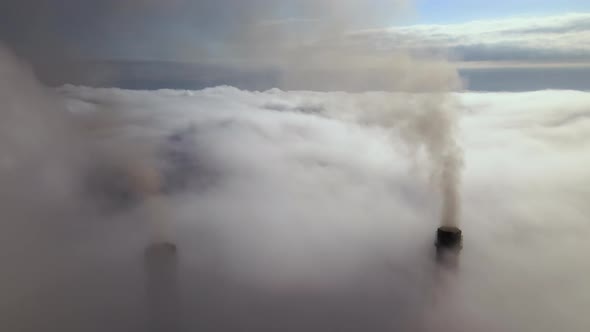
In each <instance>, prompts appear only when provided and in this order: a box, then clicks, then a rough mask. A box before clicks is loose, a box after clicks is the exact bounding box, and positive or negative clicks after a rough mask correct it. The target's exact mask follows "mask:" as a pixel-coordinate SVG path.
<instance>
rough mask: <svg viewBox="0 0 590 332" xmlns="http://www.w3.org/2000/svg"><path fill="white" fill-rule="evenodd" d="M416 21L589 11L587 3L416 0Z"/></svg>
mask: <svg viewBox="0 0 590 332" xmlns="http://www.w3.org/2000/svg"><path fill="white" fill-rule="evenodd" d="M414 3H415V12H416V18H415V22H413V23H419V24H445V23H462V22H466V21H474V20H482V19H498V18H505V17H510V16H547V15H557V14H565V13H572V12H588V11H590V3H588V1H584V0H564V1H552V0H520V1H507V0H500V1H485V0H474V1H469V0H444V1H436V0H417V1H415V2H414Z"/></svg>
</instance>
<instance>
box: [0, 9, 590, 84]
mask: <svg viewBox="0 0 590 332" xmlns="http://www.w3.org/2000/svg"><path fill="white" fill-rule="evenodd" d="M589 12H590V4H588V3H587V1H573V0H569V1H547V0H542V1H532V0H524V1H516V2H514V1H511V2H509V1H434V0H432V1H425V0H416V1H410V0H392V1H386V0H371V1H357V0H345V1H333V0H322V1H311V0H283V1H270V0H250V1H237V0H222V1H209V0H174V1H166V2H160V1H156V0H123V1H115V0H105V1H93V0H81V1H74V0H64V1H57V0H44V1H41V2H39V1H34V0H20V1H17V0H5V1H2V3H1V4H0V41H2V42H4V44H6V45H8V47H9V48H11V49H12V50H14V51H15V52H16V53H17V54H18V55H19V56H21V57H22V58H24V59H25V60H26V61H28V62H30V63H32V64H33V66H34V68H35V70H36V72H37V74H38V76H40V77H41V78H42V80H43V81H44V82H46V83H47V84H50V85H61V84H63V83H73V84H83V85H92V86H109V85H113V86H118V87H126V88H134V89H154V88H186V89H198V88H204V87H208V86H214V85H220V84H227V85H233V86H237V87H240V88H247V89H268V88H272V87H280V88H285V89H306V88H309V89H311V88H313V89H320V90H355V91H359V90H387V89H389V88H390V86H388V84H389V85H390V82H388V83H387V84H383V83H381V82H382V81H383V80H384V78H383V77H378V76H375V74H366V75H365V76H366V78H364V79H363V80H362V81H363V82H362V84H357V85H356V86H354V85H351V84H348V83H347V84H339V82H342V81H345V82H349V81H350V80H351V79H352V77H355V76H358V75H359V73H369V72H370V71H375V72H379V71H381V72H386V71H388V70H389V69H387V68H386V65H384V63H387V62H391V61H396V60H391V59H395V58H396V56H397V55H399V54H400V53H404V54H409V55H410V56H412V57H414V56H415V55H416V54H419V55H421V56H424V55H427V56H428V57H430V58H431V59H436V60H444V61H447V60H449V61H450V62H452V63H453V64H455V65H456V66H457V68H458V69H459V71H460V75H461V77H462V78H463V79H464V81H465V82H466V83H465V86H464V88H466V89H469V90H483V91H485V90H490V89H492V90H498V89H501V86H502V85H503V83H504V82H506V84H512V85H514V84H516V83H512V82H513V81H514V78H515V77H516V78H519V79H518V80H517V81H518V83H517V84H516V85H517V86H510V87H507V88H506V89H509V90H518V91H526V90H535V89H539V88H557V89H570V88H574V89H581V90H584V89H589V88H590V79H589V78H587V77H588V76H589V75H585V74H584V75H578V76H576V77H575V78H574V79H573V80H571V81H567V82H564V79H563V77H566V76H568V75H569V73H570V72H571V71H572V69H571V67H572V66H573V67H575V68H576V69H578V70H579V72H584V73H588V72H589V71H590V69H589V68H590V65H589V64H590V46H588V45H590V13H589ZM334 59H336V60H337V61H334ZM315 67H320V69H321V70H318V68H315ZM351 67H355V68H354V70H352V69H347V68H351ZM548 67H550V68H551V69H550V70H546V69H547V68H548ZM293 68H296V69H293ZM295 70H297V71H300V72H307V71H317V72H319V71H323V73H322V75H321V76H322V77H326V78H328V77H329V78H330V79H329V80H328V79H326V80H325V81H330V82H329V83H326V84H317V85H316V86H314V87H305V86H304V85H303V84H300V83H298V82H297V79H294V78H293V77H294V76H296V75H295V73H293V71H295ZM490 71H493V73H492V76H489V78H490V79H493V80H494V82H490V80H488V75H487V74H488V73H490ZM306 75H307V74H304V75H301V76H306ZM493 75H495V76H493ZM498 76H500V77H499V78H498ZM539 76H541V77H543V81H545V82H547V83H546V85H545V86H541V87H539V85H538V82H539V80H538V77H539ZM305 82H309V80H305ZM498 86H499V87H500V88H498Z"/></svg>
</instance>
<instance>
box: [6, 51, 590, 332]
mask: <svg viewBox="0 0 590 332" xmlns="http://www.w3.org/2000/svg"><path fill="white" fill-rule="evenodd" d="M0 60H1V61H0V73H1V75H2V82H3V83H2V86H1V87H0V93H1V97H2V100H3V106H2V108H1V109H0V110H1V112H2V113H1V116H2V121H1V122H0V128H1V131H0V133H1V134H0V135H1V136H2V139H1V143H0V149H1V153H2V155H1V156H0V181H1V183H2V186H1V188H0V196H1V197H2V199H1V200H0V211H2V212H1V220H2V232H0V234H1V235H0V243H1V247H0V249H1V250H0V252H1V253H2V270H3V273H2V276H1V277H0V291H1V293H2V299H1V300H0V309H1V311H2V320H1V322H0V324H2V329H4V330H7V331H9V330H11V331H16V330H20V331H38V330H60V331H104V330H110V331H145V330H149V328H150V327H152V328H153V326H154V323H153V321H154V320H155V321H158V320H159V319H161V320H165V319H168V320H171V321H173V322H174V324H175V325H174V326H175V328H174V329H176V330H186V331H194V330H199V329H203V330H207V331H228V330H248V331H253V330H257V331H276V330H293V331H299V330H307V331H325V330H334V329H336V330H341V331H361V330H370V331H387V330H395V331H474V330H478V331H535V332H537V331H555V330H557V329H563V330H567V331H585V330H586V328H587V326H588V325H589V324H590V321H589V319H588V318H587V316H586V315H584V311H585V308H586V307H587V306H588V305H589V304H590V288H589V287H588V286H587V282H586V276H587V275H588V273H589V272H590V271H589V269H588V267H587V266H588V265H587V264H585V258H584V256H583V253H585V252H586V251H587V250H588V249H590V248H588V244H587V243H588V241H587V236H589V235H590V228H589V227H588V224H587V222H588V216H589V215H590V208H589V207H588V204H587V203H586V202H587V201H588V199H589V198H590V191H589V190H588V189H587V188H586V187H587V186H586V185H585V184H586V183H587V182H588V181H589V180H590V170H589V169H588V167H587V165H589V164H590V160H589V159H590V153H588V152H590V151H589V150H590V118H589V112H588V107H587V105H588V104H589V102H590V93H586V92H579V91H537V92H526V93H473V92H464V93H453V94H450V95H445V96H444V98H442V99H441V97H440V94H436V93H427V94H426V95H424V94H420V93H413V92H398V93H385V92H367V93H354V94H353V93H345V92H333V93H320V92H305V91H290V92H286V91H281V90H277V89H273V90H268V91H264V92H251V91H244V90H238V89H235V88H232V87H216V88H210V89H205V90H200V91H181V90H159V91H127V90H120V89H95V88H86V87H76V86H71V85H66V86H64V87H61V88H59V89H49V88H46V87H43V86H42V85H40V84H39V83H38V82H37V81H36V79H35V78H34V76H33V75H32V73H31V71H30V70H29V69H28V67H27V65H26V64H24V63H21V62H19V61H18V60H16V59H15V58H14V57H13V56H11V55H10V53H8V52H3V53H2V58H1V59H0ZM433 101H441V103H440V105H437V107H436V108H431V107H429V106H430V103H431V102H433ZM448 110H452V111H453V112H451V113H446V112H447V111H448ZM457 110H459V111H460V113H459V114H457V113H455V111H457ZM441 112H442V113H441ZM437 114H457V116H458V119H457V120H458V121H459V122H453V121H450V122H449V123H448V125H449V126H450V127H449V128H451V129H452V126H453V124H455V125H457V126H458V127H459V129H460V131H459V133H460V135H458V136H456V137H457V142H456V143H457V145H458V146H461V147H462V151H463V158H464V175H463V181H462V185H461V189H462V192H461V195H460V196H458V197H457V198H458V199H460V201H461V203H462V206H463V208H462V209H461V210H457V213H460V218H458V219H460V220H462V223H461V227H462V229H463V231H464V233H465V239H464V249H463V251H462V252H461V254H460V256H459V262H458V265H457V266H456V267H455V268H452V267H448V266H442V265H439V264H437V263H436V260H435V257H434V246H433V242H434V231H435V229H436V227H438V225H439V224H440V220H441V218H442V217H443V216H444V215H445V212H444V211H445V210H444V209H442V206H441V204H442V203H443V201H441V199H440V193H439V192H438V189H437V187H436V186H433V184H436V179H433V171H432V170H433V168H432V151H429V150H428V147H429V145H428V144H429V143H427V142H426V143H425V142H424V140H423V138H422V137H423V136H420V133H421V132H422V131H423V130H427V132H428V134H429V135H430V134H432V133H433V132H436V130H435V129H437V128H439V127H438V126H434V127H429V126H428V125H426V124H429V123H431V121H432V119H435V120H437V121H435V124H439V123H442V122H441V121H440V118H437V117H432V116H433V115H437ZM426 118H427V120H426ZM420 119H422V121H420ZM443 124H444V123H443ZM424 128H426V129H424ZM442 128H443V129H444V128H446V127H444V126H443V127H442ZM421 130H422V131H421ZM444 132H445V133H447V131H444ZM450 132H452V133H453V134H455V133H457V132H456V131H454V130H453V131H450ZM441 135H442V134H441ZM429 137H430V136H429ZM436 137H439V138H440V137H443V138H444V137H448V136H445V135H442V136H436ZM452 137H455V136H454V135H453V136H452ZM439 143H443V142H439ZM453 144H454V143H453ZM453 144H452V145H451V146H455V145H453ZM443 145H445V144H443ZM445 146H446V145H445ZM96 179H98V183H99V184H98V185H97V184H96V183H97V181H96ZM433 180H435V182H433ZM154 240H156V241H161V240H166V241H172V242H174V243H176V244H177V245H178V257H177V265H176V266H174V267H170V266H169V267H168V268H169V269H171V270H169V271H168V272H169V275H165V276H164V277H162V276H160V277H161V278H160V279H158V278H156V279H155V280H160V281H162V280H164V281H162V282H165V283H167V285H163V286H162V285H159V286H158V285H156V286H154V277H153V276H152V275H151V274H150V273H151V272H149V271H151V270H150V268H149V265H148V268H147V269H146V266H145V264H146V262H145V261H144V260H145V258H144V254H143V253H144V249H145V247H146V246H148V245H149V244H150V243H153V241H154ZM163 273H164V274H166V271H164V272H163ZM153 287H156V289H157V291H156V292H155V293H158V290H159V291H161V292H162V291H163V292H167V294H168V295H166V296H164V300H163V299H162V297H161V296H154V295H153V294H154V290H153ZM162 289H163V290H162ZM162 302H163V303H165V305H166V306H167V307H171V308H174V309H175V310H172V313H170V312H169V311H170V310H163V309H162ZM162 316H166V317H162Z"/></svg>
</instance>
